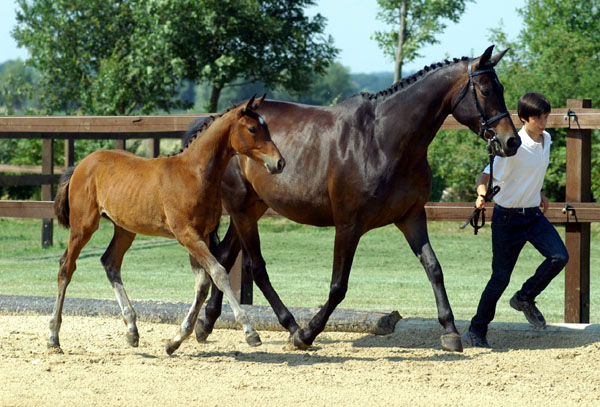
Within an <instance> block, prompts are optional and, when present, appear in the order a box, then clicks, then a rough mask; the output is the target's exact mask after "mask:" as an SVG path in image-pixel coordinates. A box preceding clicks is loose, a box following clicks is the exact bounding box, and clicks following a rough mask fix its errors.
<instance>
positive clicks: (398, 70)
mask: <svg viewBox="0 0 600 407" xmlns="http://www.w3.org/2000/svg"><path fill="white" fill-rule="evenodd" d="M407 3H408V0H401V1H400V2H398V6H400V30H399V31H398V48H397V49H396V64H395V66H394V83H396V82H398V81H399V80H400V79H401V78H402V63H403V62H404V54H403V52H402V47H403V46H404V38H405V34H406V14H407V13H408V4H407Z"/></svg>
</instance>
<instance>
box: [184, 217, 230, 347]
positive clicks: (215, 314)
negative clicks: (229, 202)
mask: <svg viewBox="0 0 600 407" xmlns="http://www.w3.org/2000/svg"><path fill="white" fill-rule="evenodd" d="M211 252H212V253H213V255H214V256H215V257H216V259H217V261H218V262H219V264H221V265H223V267H225V269H226V270H227V272H228V273H229V271H230V270H231V268H232V267H233V265H234V264H235V260H236V258H237V255H238V253H239V252H240V241H239V239H238V237H237V233H236V231H235V228H234V226H233V225H232V224H230V225H229V228H228V229H227V233H226V234H225V237H224V238H223V240H222V241H221V243H219V246H218V247H217V248H212V247H211ZM190 262H192V267H193V263H194V262H195V260H194V258H193V257H192V256H190ZM222 306H223V292H222V291H220V290H219V289H218V288H217V286H216V285H215V284H214V283H213V284H212V289H211V290H210V297H209V299H208V301H207V302H206V307H204V318H202V317H200V318H198V322H197V323H196V340H197V341H198V342H205V341H206V338H208V335H210V334H211V332H212V331H213V328H214V326H215V322H216V321H217V319H218V318H219V316H221V308H222Z"/></svg>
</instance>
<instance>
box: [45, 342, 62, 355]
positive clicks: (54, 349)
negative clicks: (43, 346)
mask: <svg viewBox="0 0 600 407" xmlns="http://www.w3.org/2000/svg"><path fill="white" fill-rule="evenodd" d="M48 353H49V354H51V355H62V354H63V353H64V352H63V350H62V349H61V347H60V345H58V344H56V343H51V342H48Z"/></svg>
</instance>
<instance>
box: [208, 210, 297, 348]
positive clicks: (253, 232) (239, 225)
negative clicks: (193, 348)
mask: <svg viewBox="0 0 600 407" xmlns="http://www.w3.org/2000/svg"><path fill="white" fill-rule="evenodd" d="M234 222H235V226H234V225H233V223H234ZM236 231H237V233H236ZM240 240H241V241H242V244H243V246H244V250H243V253H242V268H243V269H244V270H248V269H249V270H250V272H251V273H252V278H253V279H254V282H255V283H256V285H257V286H258V288H259V289H260V290H261V292H262V293H263V295H264V296H265V298H266V299H267V301H269V304H270V305H271V308H272V309H273V311H274V312H275V315H277V319H278V320H279V323H280V324H281V325H282V326H283V327H284V328H285V329H287V330H288V331H289V332H290V335H293V334H294V333H295V332H296V331H297V330H298V329H300V327H299V326H298V323H297V322H296V320H295V318H294V316H293V315H292V313H291V312H290V311H289V310H288V308H287V307H286V306H285V305H284V304H283V302H282V301H281V299H280V298H279V295H278V294H277V292H276V291H275V289H274V288H273V286H272V285H271V281H270V280H269V275H268V274H267V269H266V265H265V261H264V259H263V257H262V254H261V251H260V238H259V234H258V224H257V223H256V218H255V217H250V216H245V215H242V214H237V213H236V214H235V215H233V214H232V224H230V226H229V229H228V230H227V234H226V235H225V239H224V240H223V242H221V244H220V245H219V248H218V249H217V253H216V255H217V259H218V260H219V263H221V264H223V265H224V266H225V267H226V269H227V270H231V267H232V266H233V264H234V262H235V259H236V257H237V254H238V253H239V241H240ZM234 249H237V250H234ZM221 259H223V260H221ZM222 299H223V294H222V293H221V292H220V291H218V290H216V289H215V288H214V287H213V290H212V292H211V298H210V301H209V304H207V306H206V311H205V313H206V320H202V319H200V320H199V321H198V325H196V339H197V340H198V341H199V342H202V341H204V340H206V337H208V335H209V334H210V332H211V331H212V328H213V326H214V323H215V321H216V319H217V318H218V316H219V314H220V311H221V301H222ZM209 307H210V309H209ZM215 310H218V312H219V314H216V316H215V312H214V311H215ZM210 317H213V318H212V319H211V318H210Z"/></svg>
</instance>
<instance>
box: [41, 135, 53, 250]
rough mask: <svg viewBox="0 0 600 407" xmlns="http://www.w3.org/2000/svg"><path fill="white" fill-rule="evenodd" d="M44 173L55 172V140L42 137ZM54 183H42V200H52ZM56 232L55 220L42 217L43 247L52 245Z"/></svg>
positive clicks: (50, 173)
mask: <svg viewBox="0 0 600 407" xmlns="http://www.w3.org/2000/svg"><path fill="white" fill-rule="evenodd" d="M42 174H44V175H52V174H54V140H53V139H51V138H43V139H42ZM52 199H53V197H52V184H44V185H42V201H51V200H52ZM53 234H54V222H53V220H52V219H42V247H43V248H44V249H46V248H48V247H50V246H52V240H53Z"/></svg>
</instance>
